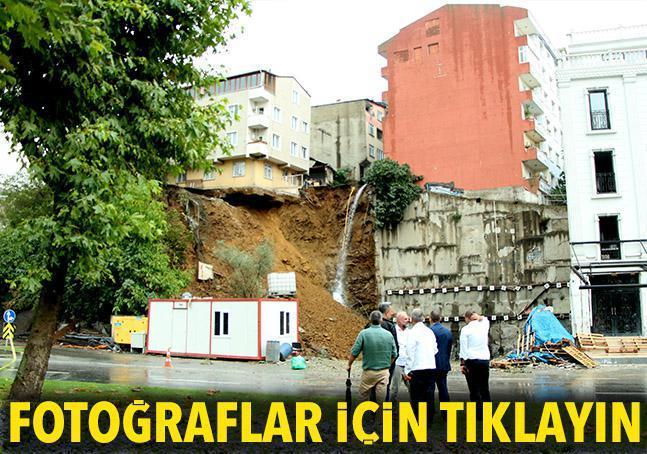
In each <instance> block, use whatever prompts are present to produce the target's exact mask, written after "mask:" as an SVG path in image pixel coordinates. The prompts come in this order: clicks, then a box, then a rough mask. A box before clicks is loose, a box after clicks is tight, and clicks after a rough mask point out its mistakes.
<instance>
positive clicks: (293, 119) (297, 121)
mask: <svg viewBox="0 0 647 454" xmlns="http://www.w3.org/2000/svg"><path fill="white" fill-rule="evenodd" d="M298 124H299V119H298V118H297V117H295V116H294V115H292V123H291V125H292V129H293V130H295V131H296V130H297V128H298Z"/></svg>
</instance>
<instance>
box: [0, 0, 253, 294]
mask: <svg viewBox="0 0 647 454" xmlns="http://www.w3.org/2000/svg"><path fill="white" fill-rule="evenodd" d="M0 6H1V7H0V89H2V97H0V122H2V123H3V124H4V128H5V130H6V131H7V132H8V133H9V134H10V136H11V140H12V142H13V143H12V147H13V151H14V152H16V153H17V154H18V155H19V156H20V158H21V159H22V160H24V161H25V162H26V163H27V164H28V168H29V178H30V181H32V182H33V184H34V185H36V186H37V187H38V188H40V190H43V191H46V192H47V193H48V194H49V198H48V199H46V200H47V203H48V204H49V207H48V209H47V210H44V211H42V212H40V211H38V212H36V213H34V214H33V215H31V214H30V213H25V216H24V217H25V221H24V222H21V223H19V224H17V225H16V227H15V228H13V229H12V230H11V232H7V233H4V235H11V236H12V237H13V241H19V240H23V241H27V242H28V243H29V244H31V245H33V247H34V248H36V249H38V250H44V249H46V250H47V254H46V255H45V256H42V257H39V260H38V261H25V262H18V268H20V269H21V273H20V275H19V276H17V277H16V279H15V280H14V281H13V282H14V286H17V287H22V289H23V290H24V291H26V292H30V291H34V290H35V289H38V288H40V287H42V286H43V285H48V284H47V281H48V280H49V279H54V278H55V277H53V276H55V275H61V271H62V274H63V275H65V274H69V276H71V277H72V278H74V277H75V276H83V282H84V283H85V282H100V281H101V280H103V279H106V277H107V276H109V275H110V274H111V268H112V266H113V261H114V259H115V255H114V251H115V248H119V247H120V246H121V245H124V244H130V243H136V242H137V241H144V242H155V241H157V240H159V238H160V236H161V235H163V233H164V228H163V227H162V226H163V224H164V223H163V222H162V221H161V218H160V213H161V211H160V210H159V209H157V208H152V205H155V204H156V203H157V202H155V200H156V198H157V197H158V195H159V191H160V184H159V183H158V182H156V180H160V179H163V178H164V177H165V175H167V174H168V173H173V172H175V173H179V172H180V171H181V170H182V169H185V168H207V167H208V166H209V162H208V159H207V156H208V155H209V154H211V153H212V152H213V150H214V149H215V148H217V147H221V144H220V141H219V134H218V132H219V131H221V130H222V129H223V128H224V127H225V125H226V124H227V122H228V121H229V117H228V115H227V111H226V108H225V106H224V105H223V103H215V104H211V105H209V106H202V105H197V104H196V103H195V102H194V100H193V98H192V96H191V93H190V90H188V87H196V88H200V87H207V86H208V85H209V84H212V83H214V81H215V80H216V79H217V78H216V77H215V76H213V75H210V74H208V73H207V72H205V71H203V70H201V69H198V68H197V67H195V66H194V64H193V62H194V61H195V59H196V58H197V57H200V56H201V55H202V54H204V53H205V52H206V51H209V50H211V49H214V48H216V47H218V46H220V45H222V44H224V43H225V40H226V38H227V37H229V32H228V27H229V24H230V23H231V21H232V20H233V19H235V18H236V17H237V16H238V14H240V13H241V12H245V13H246V12H248V11H249V10H248V6H247V3H246V2H245V0H216V1H213V0H211V1H207V0H187V1H181V2H179V1H175V0H162V1H159V2H148V1H143V0H124V1H118V2H116V1H114V0H96V1H92V2H88V1H86V0H69V1H66V2H53V1H51V0H31V1H28V2H16V1H14V0H0ZM225 146H226V145H222V147H225ZM124 252H125V251H124ZM171 259H172V260H173V261H174V263H177V262H178V260H179V257H174V256H172V257H171ZM53 270H59V272H58V274H56V273H53ZM67 280H70V279H69V277H68V278H67ZM128 293H129V294H131V295H134V294H136V293H137V292H134V291H128Z"/></svg>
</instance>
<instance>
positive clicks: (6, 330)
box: [0, 309, 16, 370]
mask: <svg viewBox="0 0 647 454" xmlns="http://www.w3.org/2000/svg"><path fill="white" fill-rule="evenodd" d="M2 319H3V320H4V321H5V325H4V326H3V327H2V338H3V339H4V340H5V342H9V344H10V345H11V355H12V357H13V359H12V360H11V361H10V362H8V363H7V364H5V365H4V366H2V367H0V370H3V369H6V368H7V367H9V366H11V365H12V364H13V363H15V362H16V349H15V348H14V345H13V335H14V333H15V332H16V327H15V326H14V325H13V322H15V321H16V313H15V312H14V311H13V310H12V309H7V310H6V311H4V314H3V315H2ZM5 345H6V344H5Z"/></svg>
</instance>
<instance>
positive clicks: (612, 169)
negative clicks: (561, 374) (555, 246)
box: [558, 25, 647, 336]
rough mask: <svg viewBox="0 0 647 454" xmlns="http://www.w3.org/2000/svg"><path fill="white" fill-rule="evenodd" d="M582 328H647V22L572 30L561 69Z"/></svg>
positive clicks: (637, 331)
mask: <svg viewBox="0 0 647 454" xmlns="http://www.w3.org/2000/svg"><path fill="white" fill-rule="evenodd" d="M558 85H559V95H560V102H561V106H562V122H563V128H564V150H565V153H566V186H567V198H568V222H569V235H570V241H571V245H572V248H571V250H572V260H571V262H572V263H571V265H572V269H573V273H572V276H571V287H570V297H571V310H572V322H573V330H574V331H575V332H586V333H588V332H594V333H602V334H605V335H608V336H609V335H610V336H620V335H642V336H645V335H647V288H644V287H641V285H643V286H646V287H647V241H646V240H645V239H647V210H645V201H646V200H647V185H645V174H647V127H646V125H647V25H644V26H635V27H619V28H614V29H607V30H594V31H587V32H579V33H572V34H571V35H570V43H569V45H568V47H567V49H566V50H565V55H564V58H563V59H562V63H561V65H560V69H559V72H558Z"/></svg>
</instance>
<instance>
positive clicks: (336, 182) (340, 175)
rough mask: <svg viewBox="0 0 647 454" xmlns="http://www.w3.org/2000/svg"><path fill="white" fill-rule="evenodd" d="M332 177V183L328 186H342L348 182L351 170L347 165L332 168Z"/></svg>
mask: <svg viewBox="0 0 647 454" xmlns="http://www.w3.org/2000/svg"><path fill="white" fill-rule="evenodd" d="M333 172H334V174H333V177H332V183H331V184H330V186H332V187H333V188H336V187H338V186H344V185H346V184H348V183H350V172H351V170H350V169H349V168H348V167H342V168H341V169H338V170H334V171H333Z"/></svg>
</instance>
